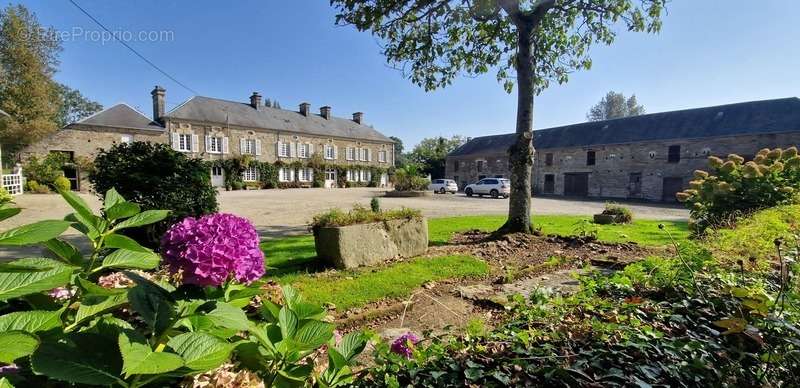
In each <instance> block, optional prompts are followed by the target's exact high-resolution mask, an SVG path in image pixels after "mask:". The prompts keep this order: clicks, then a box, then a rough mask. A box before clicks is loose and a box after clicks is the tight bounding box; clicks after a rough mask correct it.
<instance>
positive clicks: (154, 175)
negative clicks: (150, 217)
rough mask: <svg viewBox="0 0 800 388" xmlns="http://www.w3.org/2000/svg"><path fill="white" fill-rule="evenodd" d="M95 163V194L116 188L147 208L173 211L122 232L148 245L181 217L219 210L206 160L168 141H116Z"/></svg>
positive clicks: (90, 176) (93, 177)
mask: <svg viewBox="0 0 800 388" xmlns="http://www.w3.org/2000/svg"><path fill="white" fill-rule="evenodd" d="M94 164H95V171H94V173H92V174H91V175H89V180H90V181H91V182H92V184H94V189H95V191H96V192H97V193H104V192H106V191H108V190H110V189H111V188H112V187H114V188H116V189H117V191H119V193H120V194H122V195H123V196H124V197H125V198H129V199H130V200H131V201H133V202H136V203H138V204H140V205H141V206H142V208H143V209H145V210H148V209H170V210H172V212H171V213H170V216H169V217H168V218H167V219H165V220H164V221H163V222H159V223H158V224H155V225H150V226H148V227H146V228H143V229H134V230H130V231H128V232H126V234H129V235H130V236H131V237H134V238H135V239H136V240H137V241H139V242H141V243H143V244H146V245H148V246H157V245H158V239H159V238H160V236H161V235H162V234H163V233H164V231H166V229H167V228H168V227H169V226H170V225H172V224H173V223H175V222H177V221H179V220H181V219H183V218H184V217H186V216H200V215H203V214H208V213H213V212H215V211H216V210H217V199H216V195H217V191H216V190H215V189H214V187H212V186H211V174H210V171H209V166H208V164H207V163H205V162H203V161H202V160H200V159H190V158H188V157H186V155H184V154H182V153H180V152H178V151H175V150H173V149H172V148H170V147H169V146H168V145H166V144H153V143H149V142H132V143H121V144H117V145H115V146H113V147H111V149H108V150H100V152H99V153H98V155H97V157H96V158H95V162H94Z"/></svg>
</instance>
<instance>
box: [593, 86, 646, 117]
mask: <svg viewBox="0 0 800 388" xmlns="http://www.w3.org/2000/svg"><path fill="white" fill-rule="evenodd" d="M644 113H645V110H644V106H643V105H639V102H638V101H636V95H635V94H634V95H632V96H630V97H629V98H625V95H624V94H622V93H617V92H614V91H610V92H608V93H607V94H606V96H605V97H603V99H602V100H600V102H598V103H597V104H596V105H595V106H593V107H592V109H590V110H589V113H587V114H586V119H587V120H589V121H602V120H611V119H619V118H623V117H629V116H638V115H642V114H644Z"/></svg>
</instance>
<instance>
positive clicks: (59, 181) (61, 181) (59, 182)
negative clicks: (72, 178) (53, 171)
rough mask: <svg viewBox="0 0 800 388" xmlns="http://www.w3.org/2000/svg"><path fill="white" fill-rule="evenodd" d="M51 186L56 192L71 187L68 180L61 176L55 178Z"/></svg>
mask: <svg viewBox="0 0 800 388" xmlns="http://www.w3.org/2000/svg"><path fill="white" fill-rule="evenodd" d="M53 186H54V187H55V188H56V190H58V191H67V190H69V189H70V188H71V187H72V185H71V184H70V183H69V179H67V178H66V177H63V176H60V177H58V178H56V180H55V182H53Z"/></svg>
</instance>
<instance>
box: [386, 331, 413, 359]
mask: <svg viewBox="0 0 800 388" xmlns="http://www.w3.org/2000/svg"><path fill="white" fill-rule="evenodd" d="M417 342H419V337H417V336H416V335H414V333H412V332H408V333H405V334H403V335H401V336H400V337H398V338H397V339H396V340H394V342H392V347H391V350H392V353H396V354H399V355H401V356H404V357H405V358H411V354H412V353H413V352H414V345H416V344H417Z"/></svg>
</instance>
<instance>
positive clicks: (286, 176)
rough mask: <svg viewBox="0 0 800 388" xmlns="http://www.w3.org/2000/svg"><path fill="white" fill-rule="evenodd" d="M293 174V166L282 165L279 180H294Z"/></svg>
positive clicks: (279, 170)
mask: <svg viewBox="0 0 800 388" xmlns="http://www.w3.org/2000/svg"><path fill="white" fill-rule="evenodd" d="M292 175H293V174H292V169H291V168H286V167H282V168H280V169H278V180H279V181H280V182H291V181H292V180H293V179H292V178H293V177H292Z"/></svg>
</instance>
